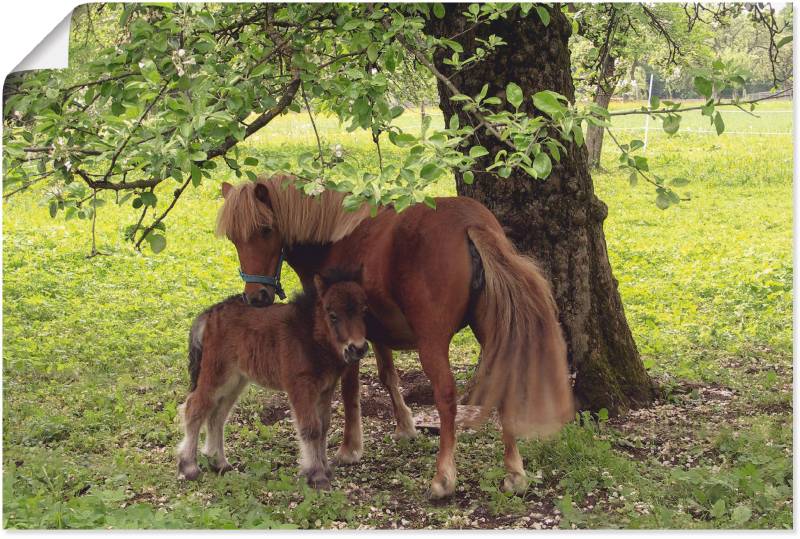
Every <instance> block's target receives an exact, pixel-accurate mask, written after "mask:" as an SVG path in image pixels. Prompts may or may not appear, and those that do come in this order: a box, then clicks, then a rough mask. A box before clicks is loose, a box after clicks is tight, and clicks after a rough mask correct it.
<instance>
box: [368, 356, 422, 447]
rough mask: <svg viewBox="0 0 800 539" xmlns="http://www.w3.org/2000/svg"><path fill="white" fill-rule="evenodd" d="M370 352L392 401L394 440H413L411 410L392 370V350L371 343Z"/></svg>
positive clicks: (379, 376)
mask: <svg viewBox="0 0 800 539" xmlns="http://www.w3.org/2000/svg"><path fill="white" fill-rule="evenodd" d="M372 350H373V351H374V352H375V359H376V362H377V365H378V378H380V380H381V384H382V385H383V387H385V388H386V390H387V391H388V392H389V397H390V398H391V399H392V408H393V410H394V418H395V421H397V427H396V428H395V430H394V438H395V439H396V440H399V439H402V438H413V437H414V436H416V435H417V429H416V428H415V427H414V419H413V418H412V417H411V410H409V408H408V406H406V403H405V401H404V400H403V395H402V394H401V393H400V378H399V377H398V376H397V369H395V368H394V361H393V360H392V350H391V349H390V348H388V347H386V346H384V345H382V344H375V343H372Z"/></svg>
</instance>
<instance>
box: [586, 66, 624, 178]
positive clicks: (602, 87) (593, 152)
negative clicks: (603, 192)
mask: <svg viewBox="0 0 800 539" xmlns="http://www.w3.org/2000/svg"><path fill="white" fill-rule="evenodd" d="M615 60H616V58H614V57H613V56H612V55H611V54H607V55H606V58H605V60H604V61H603V69H602V71H601V73H600V77H599V80H598V81H597V89H596V90H595V93H594V102H595V104H597V105H599V106H601V107H603V108H604V109H607V108H608V104H609V103H611V96H612V95H614V89H615V88H616V86H617V79H616V77H615V76H614V74H615V73H614V72H615V70H616V69H615V67H616V66H615ZM604 133H605V129H603V128H602V127H600V126H598V125H594V124H589V127H588V128H587V129H586V152H587V155H588V161H589V168H600V153H601V152H602V151H603V134H604Z"/></svg>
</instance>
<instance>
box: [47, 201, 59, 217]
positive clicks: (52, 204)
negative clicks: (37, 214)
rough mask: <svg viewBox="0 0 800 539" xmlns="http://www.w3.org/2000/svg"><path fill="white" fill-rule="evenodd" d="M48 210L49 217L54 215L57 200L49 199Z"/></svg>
mask: <svg viewBox="0 0 800 539" xmlns="http://www.w3.org/2000/svg"><path fill="white" fill-rule="evenodd" d="M49 210H50V217H55V216H56V213H58V201H57V200H51V201H50V207H49Z"/></svg>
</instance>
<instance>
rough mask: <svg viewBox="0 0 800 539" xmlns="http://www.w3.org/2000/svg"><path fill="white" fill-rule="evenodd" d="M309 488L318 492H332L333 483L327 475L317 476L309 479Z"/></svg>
mask: <svg viewBox="0 0 800 539" xmlns="http://www.w3.org/2000/svg"><path fill="white" fill-rule="evenodd" d="M308 486H309V487H311V488H315V489H317V490H330V489H331V481H330V479H328V477H327V476H326V475H324V474H323V475H315V476H314V477H309V478H308Z"/></svg>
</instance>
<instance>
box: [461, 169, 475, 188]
mask: <svg viewBox="0 0 800 539" xmlns="http://www.w3.org/2000/svg"><path fill="white" fill-rule="evenodd" d="M462 179H463V180H464V183H466V184H467V185H472V182H474V181H475V174H473V173H472V171H471V170H468V171H466V172H464V175H463V176H462Z"/></svg>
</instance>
